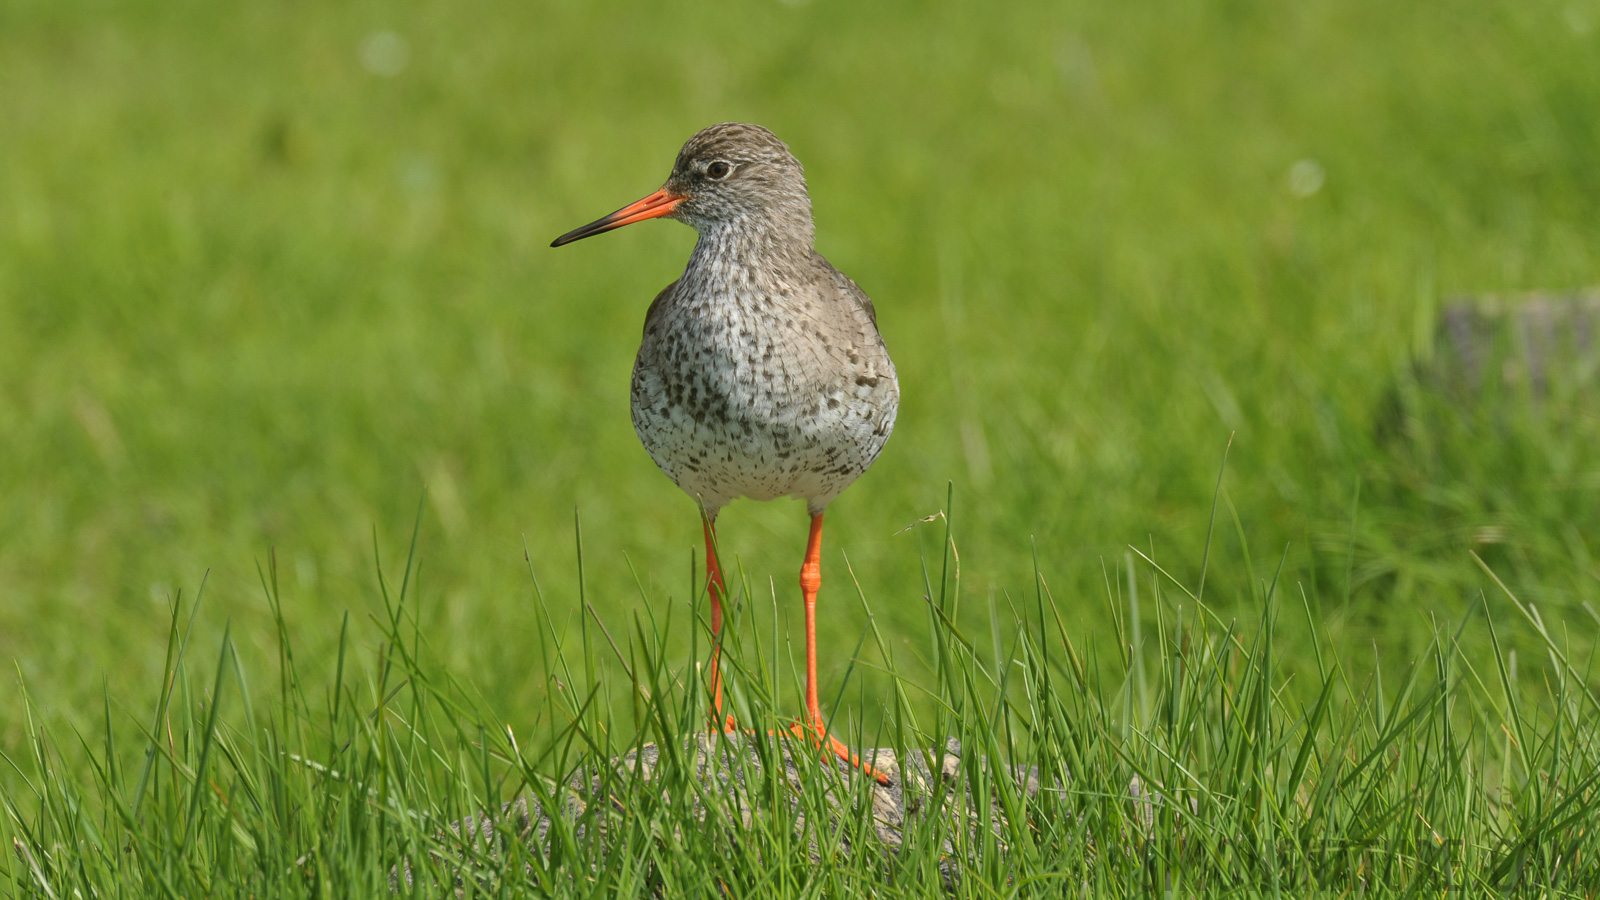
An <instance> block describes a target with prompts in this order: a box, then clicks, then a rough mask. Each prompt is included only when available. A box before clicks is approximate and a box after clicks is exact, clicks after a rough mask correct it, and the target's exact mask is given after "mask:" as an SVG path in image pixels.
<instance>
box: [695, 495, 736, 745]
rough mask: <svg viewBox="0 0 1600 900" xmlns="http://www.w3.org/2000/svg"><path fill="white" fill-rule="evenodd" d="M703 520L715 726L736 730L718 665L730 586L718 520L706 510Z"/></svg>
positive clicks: (712, 705)
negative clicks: (726, 710) (720, 555)
mask: <svg viewBox="0 0 1600 900" xmlns="http://www.w3.org/2000/svg"><path fill="white" fill-rule="evenodd" d="M700 522H701V524H702V526H704V528H705V533H706V593H708V594H710V595H711V728H712V730H714V731H724V732H728V731H735V730H737V728H736V726H735V725H734V723H733V716H723V714H722V672H721V670H720V669H719V668H718V667H717V656H718V655H719V654H720V653H721V652H722V598H723V597H726V596H727V594H728V587H727V585H725V584H724V583H723V581H722V568H721V567H720V566H718V565H717V542H716V536H717V526H716V522H715V521H714V520H713V519H712V518H711V516H709V515H706V514H704V513H702V514H701V516H700Z"/></svg>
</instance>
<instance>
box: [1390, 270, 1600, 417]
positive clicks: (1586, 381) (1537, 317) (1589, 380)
mask: <svg viewBox="0 0 1600 900" xmlns="http://www.w3.org/2000/svg"><path fill="white" fill-rule="evenodd" d="M1597 349H1600V290H1592V291H1586V292H1582V293H1575V294H1565V295H1560V294H1547V293H1532V294H1524V295H1520V296H1513V297H1505V298H1502V297H1482V298H1459V299H1456V300H1453V301H1451V302H1450V303H1449V304H1447V305H1446V306H1445V308H1444V311H1443V312H1442V313H1440V315H1439V323H1438V326H1437V328H1436V329H1435V331H1434V338H1433V347H1432V350H1433V353H1432V357H1431V358H1430V359H1426V360H1419V361H1418V366H1417V372H1418V381H1419V382H1420V383H1422V384H1423V385H1424V386H1427V387H1432V388H1434V389H1436V390H1441V391H1444V392H1446V393H1448V394H1449V395H1451V396H1452V397H1454V398H1456V399H1458V400H1461V401H1471V400H1474V399H1476V400H1486V399H1490V398H1493V397H1513V396H1521V395H1522V394H1523V393H1524V392H1527V393H1529V394H1531V395H1532V396H1534V397H1541V396H1544V395H1546V394H1548V393H1549V392H1550V390H1551V388H1552V387H1553V386H1554V387H1557V388H1558V389H1559V387H1560V386H1563V385H1570V386H1572V387H1574V388H1581V389H1583V390H1585V391H1592V390H1594V389H1595V387H1596V386H1597V378H1596V375H1597V374H1600V367H1597V365H1596V364H1597V362H1600V355H1597Z"/></svg>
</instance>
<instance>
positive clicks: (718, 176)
mask: <svg viewBox="0 0 1600 900" xmlns="http://www.w3.org/2000/svg"><path fill="white" fill-rule="evenodd" d="M732 171H733V166H730V165H728V164H727V163H725V162H723V161H722V160H720V159H719V160H717V161H716V162H714V163H712V164H711V165H709V166H706V177H707V178H710V179H711V180H712V181H721V180H722V179H724V178H727V177H728V173H729V172H732Z"/></svg>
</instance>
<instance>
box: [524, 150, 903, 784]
mask: <svg viewBox="0 0 1600 900" xmlns="http://www.w3.org/2000/svg"><path fill="white" fill-rule="evenodd" d="M663 216H665V217H668V218H673V219H677V220H678V221H680V222H683V223H685V224H688V225H690V226H692V227H693V228H694V230H695V231H696V232H698V233H699V240H698V241H697V242H696V243H695V247H694V252H693V253H691V254H690V256H689V265H688V267H687V268H685V269H684V272H683V275H682V277H680V278H679V279H678V280H677V281H675V282H673V283H672V284H670V285H668V286H667V288H666V290H664V291H662V292H661V293H660V294H658V295H657V296H656V299H655V302H653V303H651V304H650V309H649V311H648V312H647V313H645V320H644V341H643V343H642V344H641V345H640V347H639V356H638V358H637V359H636V360H635V362H634V366H633V398H632V407H633V426H634V429H635V430H636V431H637V432H638V433H639V440H640V441H642V442H643V443H644V446H645V449H646V450H647V451H649V453H650V457H651V458H652V459H654V460H655V462H656V465H658V466H660V467H661V471H663V472H665V473H666V474H667V477H669V478H671V479H672V480H673V481H674V482H675V483H676V484H677V485H678V487H680V488H682V489H683V490H684V491H685V492H687V493H688V494H689V496H691V497H693V498H694V499H695V500H696V502H698V503H699V505H700V513H701V516H700V519H701V525H702V528H703V530H704V532H705V541H706V583H707V587H708V592H709V594H710V598H711V630H712V634H713V645H714V646H715V645H716V644H717V639H716V636H717V635H720V633H721V630H722V603H723V601H724V599H726V596H727V588H726V587H725V586H724V584H723V579H722V572H721V570H720V569H719V567H718V565H717V554H716V542H715V529H716V521H717V513H718V512H720V511H721V510H722V508H723V507H724V506H726V505H727V504H728V502H729V501H731V500H733V499H734V498H736V497H749V498H751V499H754V500H771V499H774V498H777V497H786V496H788V497H800V498H803V499H804V500H805V501H806V509H807V511H808V512H809V513H810V515H811V535H810V539H809V540H808V541H807V543H806V555H805V562H804V563H803V564H802V565H801V567H800V591H801V595H802V597H803V598H804V601H805V619H806V718H805V720H804V721H803V722H800V723H797V724H796V725H795V726H794V731H795V733H796V734H799V735H808V736H809V737H810V738H811V739H812V740H813V741H815V742H817V743H818V745H819V746H821V745H822V744H823V742H826V746H827V747H828V748H829V749H831V750H832V752H834V753H835V754H837V755H839V756H840V757H841V758H843V759H845V760H848V761H850V762H851V763H853V764H854V765H856V766H858V767H861V768H862V769H863V770H864V771H866V772H867V773H868V774H870V775H872V776H873V777H874V778H876V779H877V780H878V781H880V782H882V783H885V784H887V783H888V779H887V778H886V777H885V776H884V775H883V774H882V773H879V772H876V771H874V770H873V769H872V768H871V767H869V766H864V765H863V764H862V763H861V762H860V761H859V760H858V759H856V758H855V757H853V756H852V755H851V754H850V751H849V750H848V749H847V748H846V747H845V746H844V744H843V743H841V742H840V741H839V740H838V739H836V738H833V737H831V736H830V735H828V734H827V729H826V726H825V724H824V722H823V719H822V710H821V708H820V706H819V705H818V703H817V633H816V603H817V590H818V589H819V588H820V587H821V585H822V570H821V561H820V555H821V545H822V513H823V511H824V510H825V509H826V508H827V506H828V503H829V501H831V500H833V498H835V497H837V496H839V494H840V492H842V491H843V490H844V489H845V488H847V487H849V486H850V484H851V483H852V482H854V481H855V480H856V479H857V478H859V477H860V476H861V473H863V472H865V471H866V470H867V467H868V466H870V465H872V461H873V460H874V459H876V458H877V456H878V453H879V451H881V450H882V449H883V445H884V443H885V442H887V441H888V440H889V432H890V431H891V430H893V428H894V417H895V410H896V408H897V407H898V406H899V403H900V386H899V382H898V381H897V380H896V379H895V371H894V363H892V362H891V361H890V360H889V351H888V350H887V349H886V348H885V347H884V344H883V337H882V336H881V335H879V334H878V325H877V313H876V311H874V310H873V308H872V301H871V300H869V299H868V298H867V295H866V293H865V292H863V291H862V290H861V288H860V287H858V286H857V285H856V283H855V282H854V281H851V280H850V278H849V276H847V275H845V274H844V273H843V272H840V271H839V270H838V269H835V268H834V267H833V266H832V265H829V263H828V261H827V260H826V259H823V258H822V256H821V254H819V253H817V251H816V248H815V247H814V245H813V237H814V234H815V226H814V225H813V224H812V220H811V196H810V194H808V193H807V191H806V180H805V172H804V170H803V169H802V168H801V166H800V162H799V160H797V159H795V158H794V155H793V154H792V153H790V152H789V148H788V146H786V145H785V144H784V143H783V141H780V140H778V138H777V136H776V135H774V134H773V133H772V132H770V131H768V130H767V129H765V128H762V127H760V126H757V125H743V124H738V123H731V122H730V123H724V124H721V125H713V126H711V127H710V128H707V129H705V130H703V131H701V132H699V133H698V134H696V135H695V136H693V137H691V138H689V141H688V143H686V144H684V145H683V149H682V150H680V151H679V152H678V158H677V161H676V162H675V163H674V164H673V167H672V174H671V175H669V176H668V177H667V182H666V184H665V185H663V186H662V188H661V189H660V190H658V191H656V192H655V193H653V194H651V195H650V196H648V197H645V198H644V199H643V200H640V201H638V202H637V203H632V204H629V205H628V206H624V207H623V208H622V209H619V210H617V211H616V212H614V213H612V214H610V215H608V216H605V217H603V218H600V219H597V220H595V221H593V222H591V223H589V224H588V225H585V226H583V227H582V228H578V229H575V230H573V231H569V232H567V233H566V234H564V235H562V236H561V237H559V238H556V239H555V241H554V242H552V243H551V245H550V246H552V247H559V246H561V245H562V244H569V243H571V242H573V241H576V240H579V239H581V238H586V237H591V236H593V235H596V234H600V233H602V232H606V231H610V230H612V229H613V228H620V227H622V226H623V225H630V224H632V223H634V222H642V221H644V220H645V219H654V218H659V217H663ZM711 716H712V723H713V727H714V728H717V729H722V730H730V731H731V730H733V729H734V727H735V725H734V722H733V718H732V717H731V716H729V717H726V718H725V717H724V716H723V714H722V678H721V674H720V672H719V670H718V668H717V656H716V652H715V651H713V655H712V657H711ZM808 733H809V734H808Z"/></svg>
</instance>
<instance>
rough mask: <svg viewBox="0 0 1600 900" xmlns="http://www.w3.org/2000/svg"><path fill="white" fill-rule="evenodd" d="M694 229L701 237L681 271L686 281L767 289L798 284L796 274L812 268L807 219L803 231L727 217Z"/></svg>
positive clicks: (809, 222)
mask: <svg viewBox="0 0 1600 900" xmlns="http://www.w3.org/2000/svg"><path fill="white" fill-rule="evenodd" d="M784 225H787V227H783V226H784ZM698 230H699V232H700V239H699V240H698V241H697V242H696V243H695V245H694V252H693V253H691V254H690V255H689V265H688V268H687V269H686V270H685V271H684V277H685V278H686V279H688V280H690V281H691V282H697V283H702V284H706V285H708V286H723V285H727V286H744V287H750V288H757V289H769V290H770V289H775V288H780V287H782V286H783V285H793V284H796V283H799V282H800V281H801V280H802V279H801V278H800V276H801V273H802V272H803V271H804V269H805V268H806V267H807V266H809V265H810V264H811V258H812V246H813V245H812V236H813V234H814V232H813V230H812V226H811V219H810V217H809V216H807V217H806V219H805V222H804V226H803V227H798V223H777V222H772V221H762V220H756V219H732V220H729V221H726V222H717V223H709V224H707V225H705V226H703V227H701V228H700V229H698Z"/></svg>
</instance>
